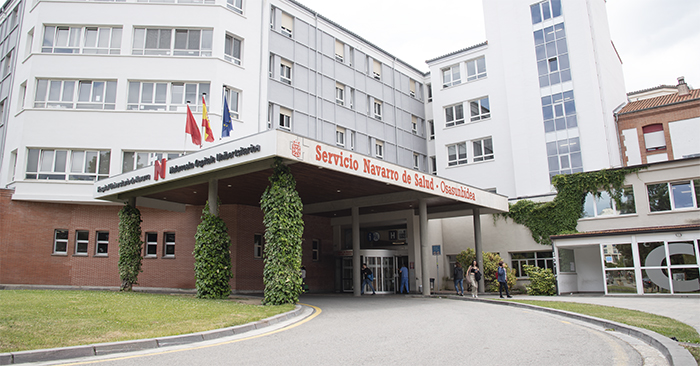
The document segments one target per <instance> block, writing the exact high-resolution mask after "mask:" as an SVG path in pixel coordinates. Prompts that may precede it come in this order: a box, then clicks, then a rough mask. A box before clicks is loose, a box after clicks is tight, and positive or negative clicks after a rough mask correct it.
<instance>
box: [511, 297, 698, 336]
mask: <svg viewBox="0 0 700 366" xmlns="http://www.w3.org/2000/svg"><path fill="white" fill-rule="evenodd" d="M509 301H513V300H509ZM514 302H519V303H523V304H530V305H537V306H541V307H544V308H552V309H559V310H565V311H570V312H572V313H579V314H585V315H590V316H594V317H596V318H601V319H608V320H612V321H616V322H618V323H623V324H627V325H632V326H635V327H639V328H644V329H649V330H652V331H654V332H656V333H659V334H663V335H665V336H667V337H676V338H677V339H678V340H679V341H681V342H690V343H700V335H698V332H697V331H696V330H695V328H693V327H691V326H690V325H687V324H685V323H681V322H679V321H677V320H674V319H671V318H667V317H665V316H660V315H654V314H649V313H645V312H643V311H637V310H629V309H621V308H616V307H612V306H602V305H593V304H581V303H575V302H564V301H538V300H514Z"/></svg>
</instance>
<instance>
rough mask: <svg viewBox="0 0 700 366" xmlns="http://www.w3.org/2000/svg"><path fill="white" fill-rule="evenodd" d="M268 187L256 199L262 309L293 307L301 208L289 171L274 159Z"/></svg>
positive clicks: (297, 289)
mask: <svg viewBox="0 0 700 366" xmlns="http://www.w3.org/2000/svg"><path fill="white" fill-rule="evenodd" d="M272 168H273V170H274V172H273V174H272V176H270V178H269V180H270V185H269V186H268V187H267V188H266V189H265V192H264V193H263V195H262V197H261V198H260V207H261V208H262V210H263V213H264V215H265V216H264V219H263V223H264V224H265V228H266V229H265V249H264V250H265V252H264V260H265V269H264V270H263V282H264V284H265V297H264V299H263V303H264V304H266V305H281V304H290V303H291V304H295V303H296V302H297V301H298V300H299V294H300V293H301V292H302V283H301V282H302V280H301V236H302V234H303V233H304V221H303V219H302V210H303V208H304V206H303V204H302V203H301V198H299V193H297V191H296V181H295V180H294V177H293V176H292V174H291V172H290V171H289V167H287V166H286V165H284V164H283V163H282V159H279V158H276V159H275V162H274V163H273V165H272Z"/></svg>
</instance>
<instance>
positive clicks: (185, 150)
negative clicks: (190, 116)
mask: <svg viewBox="0 0 700 366" xmlns="http://www.w3.org/2000/svg"><path fill="white" fill-rule="evenodd" d="M189 106H190V101H189V100H188V101H187V107H189ZM185 109H187V108H185ZM185 114H187V111H185ZM190 137H191V136H190ZM182 155H187V133H186V132H185V142H184V143H183V144H182Z"/></svg>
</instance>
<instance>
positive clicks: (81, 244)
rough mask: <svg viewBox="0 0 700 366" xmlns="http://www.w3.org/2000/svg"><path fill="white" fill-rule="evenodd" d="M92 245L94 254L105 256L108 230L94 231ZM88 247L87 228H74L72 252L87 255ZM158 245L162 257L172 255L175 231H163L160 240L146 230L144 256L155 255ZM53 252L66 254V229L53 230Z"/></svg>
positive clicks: (88, 235) (107, 244) (156, 234)
mask: <svg viewBox="0 0 700 366" xmlns="http://www.w3.org/2000/svg"><path fill="white" fill-rule="evenodd" d="M94 245H95V247H94V255H95V256H106V255H107V254H108V249H109V231H96V232H95V240H94ZM89 247H90V232H89V231H88V230H76V231H75V247H74V250H73V254H74V255H84V256H87V255H88V253H89ZM159 247H162V256H163V257H174V256H175V233H172V232H165V233H163V236H162V241H159V240H158V233H154V232H147V233H146V235H145V245H144V257H146V258H148V257H157V256H158V248H159ZM53 253H54V254H68V230H66V229H55V230H54V241H53Z"/></svg>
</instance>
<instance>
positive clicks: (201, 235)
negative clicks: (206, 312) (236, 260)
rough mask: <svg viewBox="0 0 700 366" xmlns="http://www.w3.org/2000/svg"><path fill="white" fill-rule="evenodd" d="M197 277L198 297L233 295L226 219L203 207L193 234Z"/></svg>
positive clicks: (213, 297) (229, 241) (220, 297)
mask: <svg viewBox="0 0 700 366" xmlns="http://www.w3.org/2000/svg"><path fill="white" fill-rule="evenodd" d="M194 240H195V245H194V252H193V253H192V254H193V255H194V277H195V281H196V282H195V286H196V288H197V297H199V298H208V299H223V298H226V297H228V295H230V294H231V285H230V284H229V281H230V280H231V278H232V277H233V273H232V270H231V251H230V250H229V248H230V247H231V238H229V236H228V230H227V228H226V224H225V223H224V220H222V219H221V218H220V217H219V216H216V215H212V214H211V213H210V212H209V202H208V201H207V204H206V205H205V206H204V210H202V222H201V223H200V224H199V225H198V226H197V233H196V234H195V235H194Z"/></svg>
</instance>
